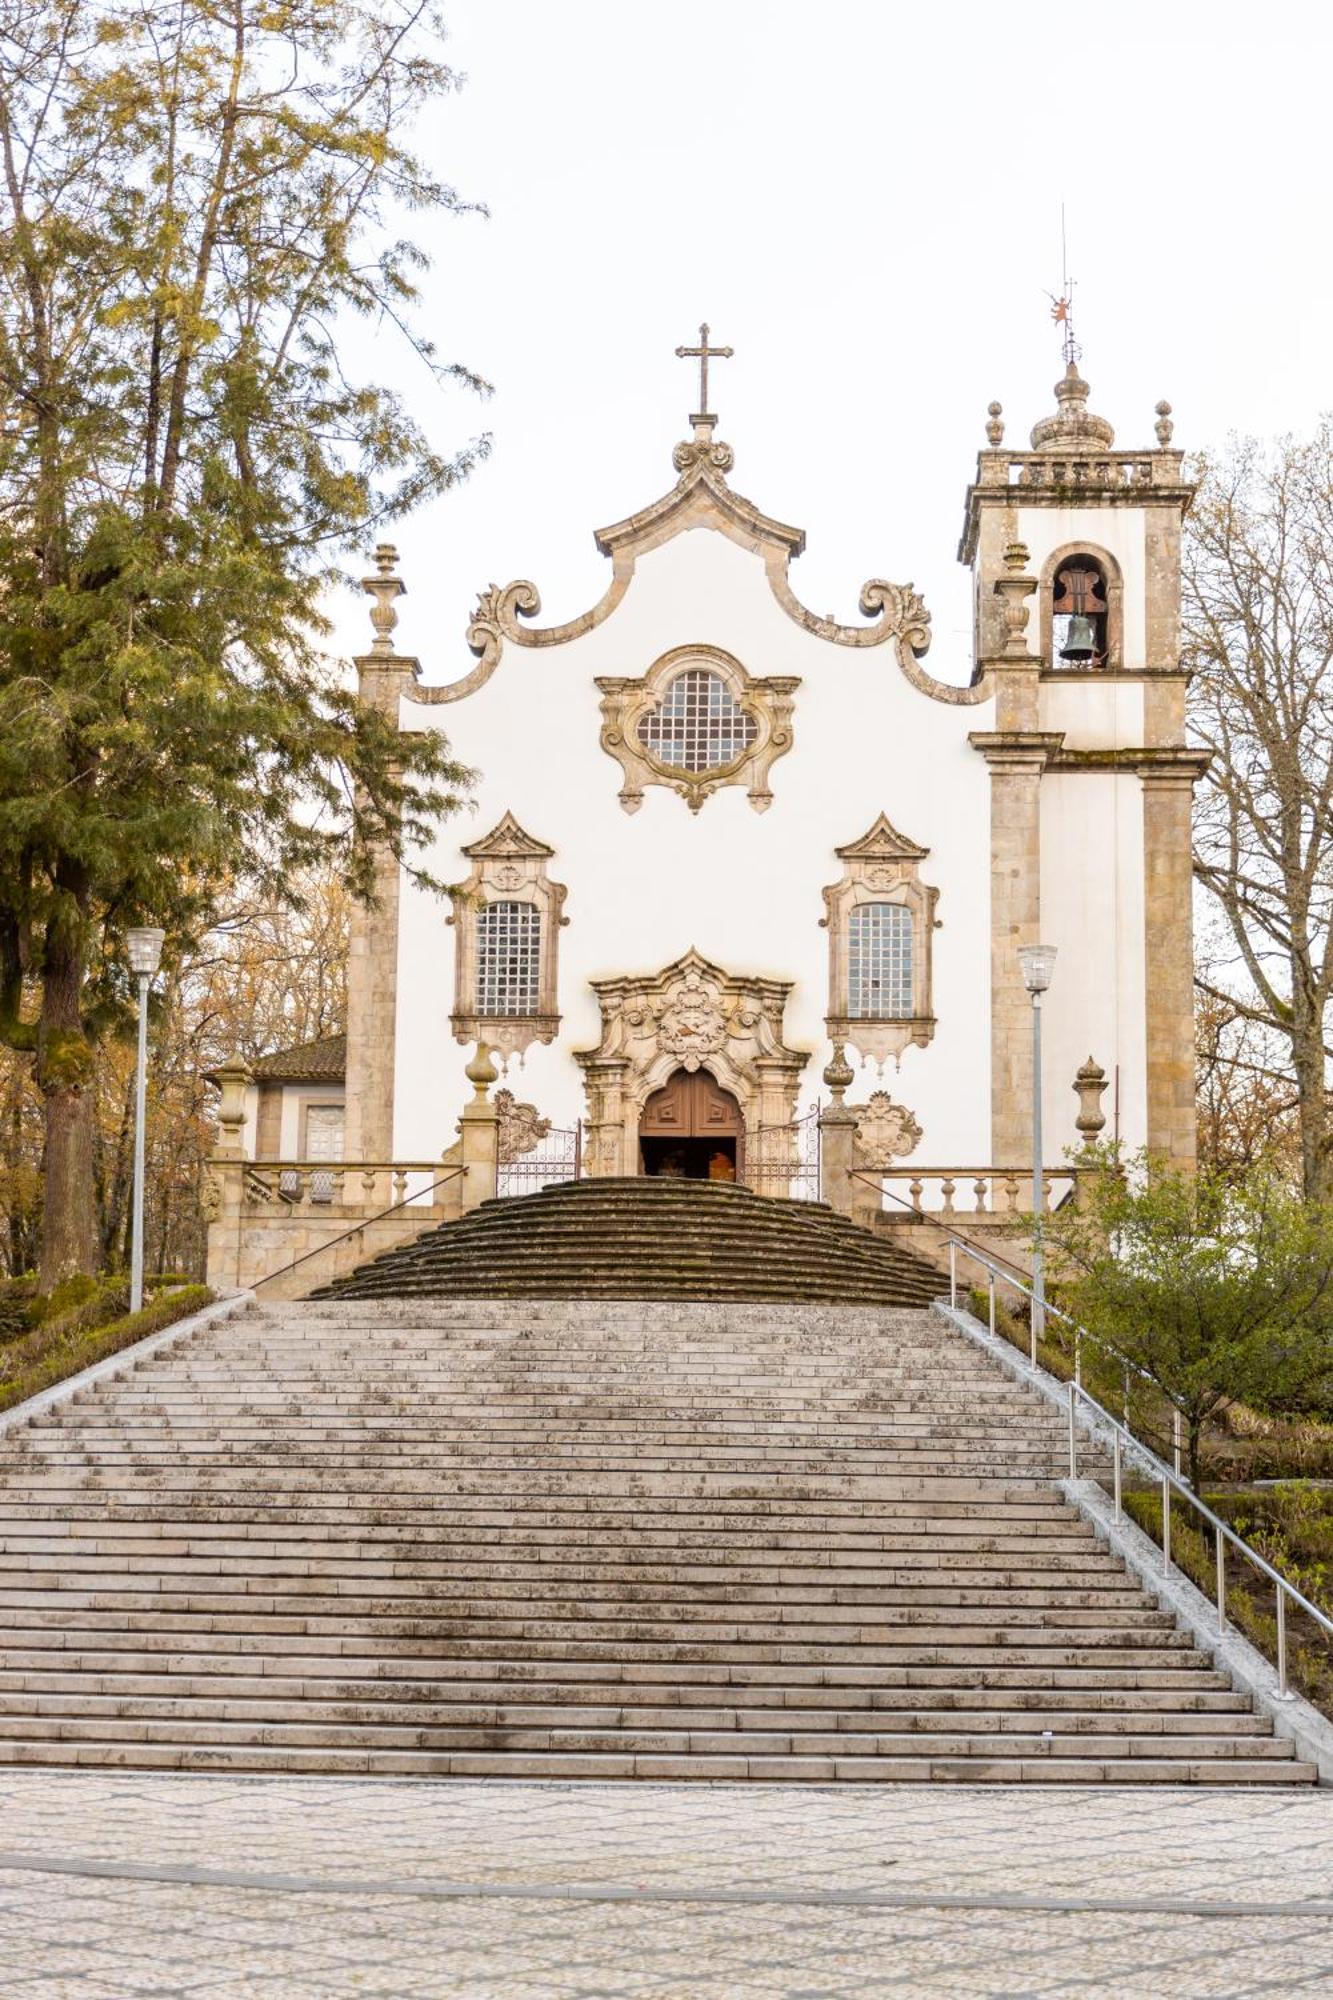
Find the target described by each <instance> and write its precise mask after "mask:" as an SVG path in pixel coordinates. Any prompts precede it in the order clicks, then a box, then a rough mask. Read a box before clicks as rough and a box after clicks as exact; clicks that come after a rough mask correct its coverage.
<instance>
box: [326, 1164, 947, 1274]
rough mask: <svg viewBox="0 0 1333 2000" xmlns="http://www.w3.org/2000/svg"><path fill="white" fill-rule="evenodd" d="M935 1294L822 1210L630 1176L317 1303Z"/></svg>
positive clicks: (535, 1205)
mask: <svg viewBox="0 0 1333 2000" xmlns="http://www.w3.org/2000/svg"><path fill="white" fill-rule="evenodd" d="M942 1289H943V1287H942V1284H941V1279H940V1274H939V1272H938V1271H937V1270H936V1269H935V1267H934V1266H933V1265H932V1264H929V1263H927V1262H926V1261H925V1260H924V1259H923V1258H919V1257H914V1256H912V1255H911V1254H910V1253H909V1252H907V1251H904V1250H903V1249H901V1248H900V1247H899V1246H898V1245H897V1244H895V1243H885V1242H880V1241H879V1240H878V1239H877V1238H875V1237H874V1236H872V1235H871V1234H870V1232H869V1230H866V1229H861V1228H859V1227H858V1226H857V1225H856V1224H855V1223H853V1222H850V1221H848V1220H847V1218H846V1217H845V1216H841V1215H836V1214H835V1213H834V1211H833V1210H832V1209H831V1208H829V1207H827V1206H826V1204H824V1203H823V1202H809V1201H784V1200H778V1199H775V1198H773V1197H772V1196H768V1195H760V1194H753V1193H751V1191H750V1190H749V1189H748V1188H744V1187H738V1186H736V1185H734V1184H730V1183H727V1182H724V1181H689V1180H668V1179H665V1178H661V1179H654V1178H650V1177H648V1176H640V1177H639V1178H637V1179H627V1180H618V1179H606V1180H583V1181H567V1182H564V1183H563V1184H558V1185H556V1186H553V1187H546V1188H543V1189H542V1190H541V1191H540V1192H539V1193H537V1194H530V1195H524V1196H521V1197H519V1198H518V1199H510V1200H501V1201H487V1202H483V1203H482V1204H481V1206H480V1207H479V1208H476V1209H474V1210H473V1211H472V1212H471V1214H470V1215H467V1216H464V1217H463V1219H462V1220H461V1221H458V1222H445V1223H442V1224H440V1226H439V1227H438V1228H436V1229H432V1230H430V1231H428V1232H426V1233H425V1234H423V1235H421V1236H418V1237H416V1238H415V1239H414V1240H413V1241H411V1242H409V1243H404V1244H401V1245H399V1247H398V1248H397V1249H394V1250H387V1251H385V1253H384V1254H383V1256H381V1257H377V1258H376V1259H375V1261H374V1262H373V1263H371V1264H363V1265H362V1266H361V1267H360V1269H359V1270H357V1271H354V1272H352V1273H351V1274H350V1275H349V1276H348V1277H345V1278H342V1279H339V1280H338V1281H337V1282H336V1283H334V1284H331V1285H327V1286H325V1287H324V1288H323V1290H322V1292H321V1293H317V1294H316V1296H317V1297H321V1296H322V1297H331V1298H344V1299H380V1298H447V1297H449V1296H450V1295H453V1296H456V1297H478V1296H482V1295H484V1296H485V1297H487V1298H545V1299H552V1298H569V1299H738V1300H745V1301H758V1300H765V1299H771V1300H774V1301H778V1302H781V1303H783V1304H786V1303H789V1302H791V1301H793V1300H809V1301H811V1302H812V1303H815V1302H820V1303H826V1304H841V1305H928V1304H929V1303H930V1301H931V1300H932V1299H934V1298H937V1297H938V1296H939V1294H940V1292H941V1290H942Z"/></svg>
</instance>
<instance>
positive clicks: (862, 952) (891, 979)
mask: <svg viewBox="0 0 1333 2000" xmlns="http://www.w3.org/2000/svg"><path fill="white" fill-rule="evenodd" d="M847 1003H848V1004H847V1011H848V1013H849V1014H850V1015H851V1016H852V1018H853V1019H855V1020H860V1021H884V1020H896V1019H900V1018H902V1017H903V1016H905V1015H910V1014H911V1013H912V1011H913V1006H912V913H911V911H910V910H908V909H905V908H904V907H903V905H902V904H901V903H860V904H858V905H857V907H856V908H855V909H854V910H853V911H852V915H851V922H850V924H849V925H848V935H847Z"/></svg>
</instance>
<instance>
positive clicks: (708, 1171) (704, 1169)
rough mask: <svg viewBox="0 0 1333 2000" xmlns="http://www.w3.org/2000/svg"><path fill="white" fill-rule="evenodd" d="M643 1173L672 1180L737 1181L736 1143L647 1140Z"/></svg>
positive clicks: (643, 1148) (708, 1140)
mask: <svg viewBox="0 0 1333 2000" xmlns="http://www.w3.org/2000/svg"><path fill="white" fill-rule="evenodd" d="M640 1145H641V1148H642V1152H643V1171H644V1172H645V1173H646V1174H660V1175H662V1176H664V1177H665V1178H667V1179H670V1180H685V1181H734V1180H735V1178H736V1141H735V1140H734V1139H644V1140H641V1141H640Z"/></svg>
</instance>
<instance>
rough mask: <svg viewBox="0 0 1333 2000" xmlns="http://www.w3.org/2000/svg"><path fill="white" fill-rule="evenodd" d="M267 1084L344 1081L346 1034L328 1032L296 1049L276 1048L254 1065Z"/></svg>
mask: <svg viewBox="0 0 1333 2000" xmlns="http://www.w3.org/2000/svg"><path fill="white" fill-rule="evenodd" d="M252 1068H253V1071H254V1074H255V1077H256V1078H257V1079H258V1080H259V1081H260V1082H263V1083H341V1082H342V1081H343V1078H344V1076H345V1074H346V1070H347V1037H346V1035H325V1037H324V1039H323V1040H322V1041H319V1042H302V1043H300V1045H299V1046H298V1047H296V1048H294V1049H275V1050H274V1051H273V1053H272V1055H268V1056H260V1057H259V1059H258V1061H257V1062H255V1063H254V1064H252Z"/></svg>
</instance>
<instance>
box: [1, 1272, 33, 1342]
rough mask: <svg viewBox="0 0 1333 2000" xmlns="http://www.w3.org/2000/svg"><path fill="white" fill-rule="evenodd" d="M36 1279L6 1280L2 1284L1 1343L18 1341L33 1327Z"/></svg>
mask: <svg viewBox="0 0 1333 2000" xmlns="http://www.w3.org/2000/svg"><path fill="white" fill-rule="evenodd" d="M36 1297H37V1280H36V1278H6V1279H4V1280H3V1282H0V1341H6V1340H17V1339H18V1337H19V1335H20V1334H22V1333H26V1332H27V1330H28V1328H29V1327H30V1326H31V1325H32V1307H33V1301H34V1300H35V1299H36Z"/></svg>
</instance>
